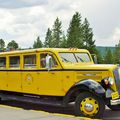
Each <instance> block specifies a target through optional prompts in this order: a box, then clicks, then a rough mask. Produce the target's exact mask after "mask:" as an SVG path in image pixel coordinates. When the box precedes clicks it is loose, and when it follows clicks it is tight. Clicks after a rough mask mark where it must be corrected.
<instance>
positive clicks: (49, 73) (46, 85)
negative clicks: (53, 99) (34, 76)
mask: <svg viewBox="0 0 120 120" xmlns="http://www.w3.org/2000/svg"><path fill="white" fill-rule="evenodd" d="M47 54H49V55H50V56H51V57H52V69H51V70H48V69H47V68H46V61H45V60H46V56H47ZM60 69H61V66H60V64H59V62H58V61H57V59H56V57H55V55H53V54H52V53H49V52H46V53H41V54H40V70H39V71H38V80H37V81H36V82H37V85H38V86H39V87H38V88H39V93H40V94H41V95H63V89H62V74H61V73H62V72H61V71H60Z"/></svg>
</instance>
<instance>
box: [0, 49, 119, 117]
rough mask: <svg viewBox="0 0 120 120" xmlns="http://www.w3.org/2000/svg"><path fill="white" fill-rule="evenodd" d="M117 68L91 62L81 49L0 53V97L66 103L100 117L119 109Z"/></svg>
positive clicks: (36, 101)
mask: <svg viewBox="0 0 120 120" xmlns="http://www.w3.org/2000/svg"><path fill="white" fill-rule="evenodd" d="M119 94H120V68H119V67H118V66H117V65H98V64H94V62H93V60H92V57H91V55H90V53H89V52H88V51H87V50H84V49H62V48H61V49H60V48H41V49H30V50H20V51H10V52H1V53H0V98H1V100H4V99H11V100H19V101H24V102H32V103H37V104H47V105H60V106H67V105H68V104H69V103H71V102H73V103H75V105H74V109H75V115H80V116H86V117H91V118H99V117H102V115H103V112H104V110H105V105H107V106H108V107H109V108H111V109H112V110H118V109H120V107H119V106H120V105H119V104H120V99H119Z"/></svg>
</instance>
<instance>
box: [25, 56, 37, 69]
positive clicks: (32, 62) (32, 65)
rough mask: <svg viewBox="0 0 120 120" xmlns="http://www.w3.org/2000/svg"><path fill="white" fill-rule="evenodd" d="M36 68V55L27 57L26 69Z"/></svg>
mask: <svg viewBox="0 0 120 120" xmlns="http://www.w3.org/2000/svg"><path fill="white" fill-rule="evenodd" d="M35 67H36V55H25V56H24V68H35Z"/></svg>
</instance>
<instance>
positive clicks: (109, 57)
mask: <svg viewBox="0 0 120 120" xmlns="http://www.w3.org/2000/svg"><path fill="white" fill-rule="evenodd" d="M104 62H105V63H106V64H113V54H112V52H111V50H110V49H108V50H107V52H106V55H105V57H104Z"/></svg>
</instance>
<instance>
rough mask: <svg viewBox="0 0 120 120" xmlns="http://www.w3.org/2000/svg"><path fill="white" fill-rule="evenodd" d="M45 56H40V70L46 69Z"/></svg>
mask: <svg viewBox="0 0 120 120" xmlns="http://www.w3.org/2000/svg"><path fill="white" fill-rule="evenodd" d="M46 56H47V54H44V53H43V54H40V65H41V67H42V68H45V67H46Z"/></svg>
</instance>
